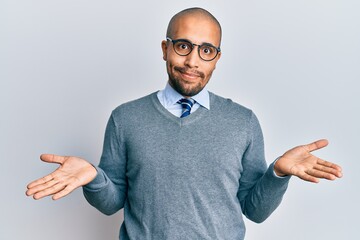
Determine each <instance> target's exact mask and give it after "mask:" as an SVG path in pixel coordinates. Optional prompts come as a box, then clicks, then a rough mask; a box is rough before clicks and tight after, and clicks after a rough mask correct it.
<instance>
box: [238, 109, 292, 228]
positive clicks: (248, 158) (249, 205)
mask: <svg viewBox="0 0 360 240" xmlns="http://www.w3.org/2000/svg"><path fill="white" fill-rule="evenodd" d="M249 131H250V132H249V136H250V141H249V145H248V147H247V149H246V151H245V153H244V155H243V158H242V166H243V171H242V175H241V178H240V182H239V190H238V194H237V196H238V199H239V201H240V205H241V209H242V211H243V214H244V215H245V216H246V217H247V218H249V219H250V220H252V221H254V222H257V223H260V222H263V221H265V220H266V218H268V217H269V216H270V215H271V213H272V212H273V211H274V210H275V209H276V208H277V207H278V206H279V204H280V202H281V200H282V197H283V195H284V193H285V191H286V189H287V185H288V183H289V179H290V177H283V178H279V177H277V176H276V175H275V173H274V163H272V164H271V165H270V166H269V167H267V164H266V161H265V156H264V140H263V135H262V131H261V127H260V124H259V122H258V120H257V118H256V116H255V115H254V114H252V116H251V120H250V128H249Z"/></svg>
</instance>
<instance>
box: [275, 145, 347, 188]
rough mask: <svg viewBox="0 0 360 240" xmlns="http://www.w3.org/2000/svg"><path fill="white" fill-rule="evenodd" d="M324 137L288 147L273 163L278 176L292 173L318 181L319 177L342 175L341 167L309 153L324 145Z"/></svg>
mask: <svg viewBox="0 0 360 240" xmlns="http://www.w3.org/2000/svg"><path fill="white" fill-rule="evenodd" d="M327 145H328V141H327V140H325V139H322V140H318V141H316V142H313V143H310V144H307V145H302V146H298V147H295V148H293V149H290V150H289V151H287V152H286V153H285V154H284V155H283V156H281V157H280V158H279V159H278V160H277V161H276V163H275V165H274V171H275V173H276V174H277V175H278V176H286V175H294V176H297V177H299V178H301V179H303V180H305V181H309V182H314V183H318V182H319V179H320V178H325V179H328V180H335V179H336V178H340V177H342V170H341V167H340V166H338V165H336V164H334V163H331V162H328V161H325V160H322V159H320V158H318V157H316V156H314V155H312V154H311V152H312V151H315V150H318V149H320V148H323V147H326V146H327Z"/></svg>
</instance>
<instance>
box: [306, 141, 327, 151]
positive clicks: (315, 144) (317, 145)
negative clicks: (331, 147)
mask: <svg viewBox="0 0 360 240" xmlns="http://www.w3.org/2000/svg"><path fill="white" fill-rule="evenodd" d="M328 144H329V142H328V140H326V139H320V140H317V141H315V142H313V143H310V144H307V145H304V147H305V149H306V150H307V151H309V152H312V151H315V150H318V149H321V148H323V147H326V146H327V145H328Z"/></svg>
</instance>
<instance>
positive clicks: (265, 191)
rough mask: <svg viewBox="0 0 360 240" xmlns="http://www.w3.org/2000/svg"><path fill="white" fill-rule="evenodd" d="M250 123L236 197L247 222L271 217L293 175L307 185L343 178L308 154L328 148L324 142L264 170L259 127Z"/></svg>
mask: <svg viewBox="0 0 360 240" xmlns="http://www.w3.org/2000/svg"><path fill="white" fill-rule="evenodd" d="M252 122H253V124H251V125H252V128H251V129H252V133H253V134H252V140H251V143H250V144H249V147H248V149H247V150H246V152H245V154H244V157H243V165H244V174H243V176H242V178H241V179H240V190H239V193H238V197H239V200H240V203H241V207H242V210H243V212H244V214H245V215H246V216H247V217H248V218H249V219H251V220H253V221H255V222H262V221H264V220H265V219H266V218H267V217H268V216H270V214H271V213H272V212H273V211H274V210H275V209H276V207H277V206H278V205H279V204H280V202H281V199H282V196H283V194H284V193H285V191H286V188H287V185H288V181H289V179H290V176H292V175H293V176H297V177H299V178H301V179H303V180H306V181H310V182H319V178H325V179H329V180H334V179H336V178H338V177H341V176H342V173H341V167H340V166H338V165H336V164H334V163H330V162H327V161H325V160H322V159H319V158H318V157H316V156H314V155H312V154H311V152H312V151H314V150H317V149H320V148H323V147H325V146H326V145H327V144H328V143H327V141H326V140H319V141H316V142H313V143H311V144H308V145H303V146H298V147H295V148H293V149H291V150H289V151H287V152H286V153H285V154H284V155H283V156H281V157H280V158H278V160H277V161H275V162H274V163H272V164H271V165H270V166H269V168H268V169H267V170H266V167H265V166H264V165H265V163H264V162H265V160H264V153H263V137H262V133H261V129H260V125H259V124H258V121H257V119H256V117H255V116H254V120H253V121H252ZM264 172H265V173H264ZM263 173H264V174H263ZM278 176H282V177H283V178H279V177H278ZM241 185H243V187H241Z"/></svg>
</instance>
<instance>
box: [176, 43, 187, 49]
mask: <svg viewBox="0 0 360 240" xmlns="http://www.w3.org/2000/svg"><path fill="white" fill-rule="evenodd" d="M178 47H179V49H181V50H187V49H189V45H188V44H186V43H179V46H178Z"/></svg>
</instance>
